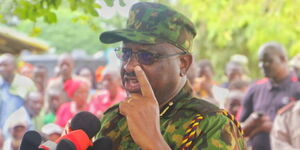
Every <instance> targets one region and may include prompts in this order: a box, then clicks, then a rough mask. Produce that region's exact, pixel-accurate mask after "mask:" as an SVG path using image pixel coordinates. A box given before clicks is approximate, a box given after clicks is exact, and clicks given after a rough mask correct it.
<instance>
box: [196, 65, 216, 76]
mask: <svg viewBox="0 0 300 150" xmlns="http://www.w3.org/2000/svg"><path fill="white" fill-rule="evenodd" d="M213 74H214V73H213V71H212V70H211V68H210V67H209V66H201V67H200V68H199V77H205V78H207V79H212V76H213Z"/></svg>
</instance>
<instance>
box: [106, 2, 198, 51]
mask: <svg viewBox="0 0 300 150" xmlns="http://www.w3.org/2000/svg"><path fill="white" fill-rule="evenodd" d="M195 35H196V30H195V27H194V25H193V23H192V22H191V21H190V20H189V19H188V18H187V17H185V16H184V15H182V14H181V13H179V12H177V11H175V10H173V9H171V8H169V7H167V6H165V5H162V4H158V3H149V2H139V3H137V4H135V5H133V6H132V8H131V10H130V12H129V18H128V20H127V26H126V28H125V29H121V30H114V31H107V32H104V33H102V34H101V35H100V41H101V42H103V43H115V42H119V41H124V40H128V41H133V42H137V43H142V44H156V43H161V42H168V43H170V44H173V45H174V46H176V47H178V48H180V49H182V50H184V51H186V52H191V48H192V42H193V38H194V37H195Z"/></svg>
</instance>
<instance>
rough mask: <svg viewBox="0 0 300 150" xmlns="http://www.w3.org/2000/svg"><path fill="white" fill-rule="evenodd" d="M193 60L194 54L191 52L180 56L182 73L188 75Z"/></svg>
mask: <svg viewBox="0 0 300 150" xmlns="http://www.w3.org/2000/svg"><path fill="white" fill-rule="evenodd" d="M192 62H193V56H192V55H191V54H186V55H182V56H180V75H186V74H187V71H188V70H189V68H190V66H191V64H192Z"/></svg>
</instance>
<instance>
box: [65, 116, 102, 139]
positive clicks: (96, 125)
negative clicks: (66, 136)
mask: <svg viewBox="0 0 300 150" xmlns="http://www.w3.org/2000/svg"><path fill="white" fill-rule="evenodd" d="M100 128H101V123H100V120H99V119H98V118H97V117H96V116H95V115H93V114H92V113H90V112H87V111H82V112H79V113H77V114H76V115H75V116H74V118H73V119H72V120H71V129H72V130H78V129H81V130H83V131H84V132H85V133H86V134H87V135H88V137H89V138H92V137H94V136H95V135H96V134H97V133H98V132H99V130H100Z"/></svg>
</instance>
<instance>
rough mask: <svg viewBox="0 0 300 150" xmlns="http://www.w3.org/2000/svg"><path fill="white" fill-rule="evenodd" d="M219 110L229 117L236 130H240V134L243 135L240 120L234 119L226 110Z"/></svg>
mask: <svg viewBox="0 0 300 150" xmlns="http://www.w3.org/2000/svg"><path fill="white" fill-rule="evenodd" d="M221 111H222V113H223V115H225V116H226V117H227V118H229V119H230V120H231V121H232V122H233V123H234V124H235V125H236V126H237V128H238V130H239V131H240V133H241V134H242V135H244V131H243V129H242V127H241V124H240V122H239V121H237V120H236V119H235V117H234V116H233V115H232V114H230V113H228V112H227V111H226V110H224V109H223V110H221Z"/></svg>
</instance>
